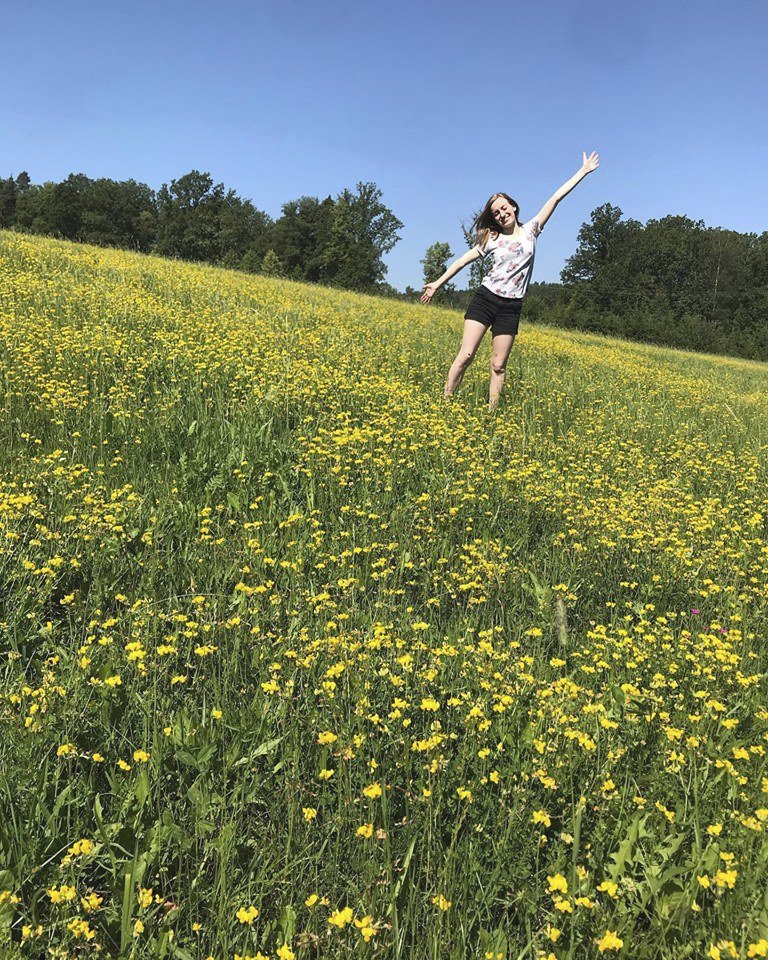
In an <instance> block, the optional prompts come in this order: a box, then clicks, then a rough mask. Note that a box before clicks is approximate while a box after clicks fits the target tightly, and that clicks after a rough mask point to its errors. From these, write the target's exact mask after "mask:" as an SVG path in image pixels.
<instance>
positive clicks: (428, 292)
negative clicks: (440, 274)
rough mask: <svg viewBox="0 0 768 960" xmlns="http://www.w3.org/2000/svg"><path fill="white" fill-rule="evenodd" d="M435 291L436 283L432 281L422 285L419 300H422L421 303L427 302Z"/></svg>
mask: <svg viewBox="0 0 768 960" xmlns="http://www.w3.org/2000/svg"><path fill="white" fill-rule="evenodd" d="M436 293H437V285H436V284H434V283H428V284H426V286H425V287H424V293H422V295H421V302H422V303H429V301H430V300H431V299H432V297H434V295H435V294H436Z"/></svg>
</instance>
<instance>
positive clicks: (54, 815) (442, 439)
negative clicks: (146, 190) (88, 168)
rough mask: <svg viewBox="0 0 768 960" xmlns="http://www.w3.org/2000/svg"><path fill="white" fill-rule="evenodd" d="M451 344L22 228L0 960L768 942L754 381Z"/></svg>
mask: <svg viewBox="0 0 768 960" xmlns="http://www.w3.org/2000/svg"><path fill="white" fill-rule="evenodd" d="M460 329H461V318H460V316H459V315H458V314H456V313H450V312H447V311H441V310H439V309H435V308H433V307H424V306H422V305H416V306H408V305H404V304H402V303H396V302H388V301H384V300H377V299H374V298H367V297H363V296H358V295H353V294H349V293H343V292H338V291H330V290H326V289H321V288H312V287H307V286H301V285H298V284H293V283H289V282H283V281H277V280H269V279H267V278H263V277H255V276H247V275H242V274H237V273H234V272H227V271H222V270H216V269H214V268H209V267H197V266H191V265H188V264H183V263H174V262H170V261H164V260H160V259H155V258H149V257H141V256H138V255H132V254H128V253H122V252H114V251H107V250H100V249H97V248H92V247H85V246H75V245H72V244H66V243H58V242H54V241H48V240H40V239H33V238H30V237H24V236H21V235H13V234H9V233H0V384H1V385H2V398H1V408H0V588H1V590H2V592H1V593H0V597H1V598H2V599H1V601H0V602H1V603H2V610H0V621H1V622H0V650H1V651H2V658H1V659H0V667H1V669H2V685H1V686H0V844H1V847H0V849H1V853H2V863H1V864H0V956H2V957H3V958H5V957H17V956H18V957H28V958H35V960H37V958H40V960H42V958H44V957H45V958H49V957H56V958H64V957H89V956H91V955H95V954H97V953H99V955H100V956H116V957H117V956H119V957H125V958H127V957H133V958H137V960H138V958H155V957H157V958H160V957H169V958H181V960H206V958H208V957H213V958H214V960H233V958H236V957H241V958H246V957H250V958H261V957H269V958H270V960H276V958H279V960H291V958H292V957H296V958H297V960H304V958H335V957H342V956H347V955H349V954H350V953H351V952H354V953H355V954H356V955H359V956H361V957H371V958H373V957H381V958H384V957H387V958H389V957H392V958H403V960H405V958H407V960H411V958H430V960H448V958H465V957H466V958H482V960H499V958H501V960H523V958H530V960H534V958H539V957H547V958H550V960H551V958H557V960H565V958H571V960H577V958H578V960H583V958H584V960H586V958H591V957H599V956H602V955H606V956H608V957H627V958H629V957H631V958H633V960H644V958H684V957H692V958H700V957H711V958H713V960H717V958H731V957H739V958H742V957H743V958H748V957H755V956H757V957H764V956H766V955H768V893H767V892H766V890H767V887H766V863H767V862H768V843H766V840H765V837H764V836H763V834H764V833H765V832H766V831H767V830H768V763H767V762H766V749H768V703H767V701H766V675H765V671H766V638H767V637H768V485H767V484H766V473H767V468H768V418H767V417H766V411H767V410H768V366H765V365H760V364H756V363H748V362H740V361H732V360H727V359H723V358H713V357H705V356H701V355H696V354H691V353H677V352H673V351H665V350H661V349H654V348H650V347H643V346H640V345H636V344H629V343H623V342H619V341H612V340H608V339H605V338H601V337H596V336H586V335H577V334H574V333H567V334H566V333H562V332H559V331H557V330H553V329H549V328H540V327H539V328H537V327H532V326H530V325H527V324H526V323H525V317H524V316H523V324H522V332H521V334H520V336H519V338H518V342H517V344H516V345H515V348H514V350H513V352H512V357H511V360H510V364H509V369H508V377H507V392H506V394H505V397H504V399H503V401H502V404H501V405H500V407H499V409H498V410H497V411H496V412H495V413H490V412H489V411H488V410H487V406H486V397H487V383H488V371H487V362H486V359H482V360H481V359H478V361H477V362H476V364H475V366H473V367H472V368H471V369H470V372H469V373H468V375H467V378H466V381H465V384H464V386H463V388H462V391H461V392H460V393H459V395H458V396H457V397H456V398H455V399H454V400H453V401H448V402H446V401H444V400H443V399H442V387H443V382H444V377H445V374H446V371H447V368H448V365H449V364H450V361H451V359H452V358H453V354H454V352H455V350H456V348H457V346H458V343H459V332H460ZM481 353H483V356H484V357H485V356H486V355H487V354H488V353H489V351H488V349H487V346H486V348H485V351H481Z"/></svg>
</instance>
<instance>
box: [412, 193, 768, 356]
mask: <svg viewBox="0 0 768 960" xmlns="http://www.w3.org/2000/svg"><path fill="white" fill-rule="evenodd" d="M466 239H467V242H468V244H469V245H471V244H472V242H473V238H472V237H470V236H468V235H467V236H466ZM452 257H453V253H452V252H451V250H450V247H449V245H448V244H444V243H438V244H433V245H432V246H431V247H430V248H429V249H428V251H427V254H426V256H425V258H424V260H422V264H423V265H424V281H425V283H426V282H429V281H430V280H435V279H437V277H439V276H440V274H441V273H443V272H444V270H445V267H446V264H447V263H448V261H449V260H450V259H451V258H452ZM477 264H482V261H477ZM473 266H475V264H473ZM473 279H474V280H475V281H476V279H477V278H473ZM560 281H561V282H560V283H535V282H532V283H531V284H530V286H529V288H528V295H527V297H526V303H525V316H526V318H527V319H529V320H533V321H535V322H539V323H547V324H552V325H554V326H558V327H571V328H575V329H578V330H588V331H592V332H595V333H602V334H607V335H609V336H618V337H625V338H627V339H630V340H640V341H643V342H646V343H656V344H661V345H665V346H671V347H679V348H683V349H689V350H697V351H702V352H706V353H724V354H729V355H731V356H739V357H745V358H747V359H753V360H768V231H764V232H763V233H761V234H756V233H739V232H737V231H736V230H726V229H723V228H722V227H707V226H705V224H704V221H703V220H691V219H690V218H689V217H686V216H666V217H662V218H660V219H658V220H648V221H647V223H645V224H642V223H640V222H639V221H638V220H632V219H623V213H622V211H621V209H620V208H619V207H617V206H614V205H612V204H610V203H605V204H603V205H602V206H600V207H597V208H596V209H595V210H593V211H592V214H591V217H590V222H589V223H584V224H582V226H581V229H580V230H579V234H578V247H577V249H576V251H575V253H574V254H573V255H572V256H571V257H569V258H568V260H567V261H566V263H565V266H564V268H563V270H562V271H561V273H560ZM447 286H448V289H447V290H445V292H443V288H441V290H440V291H438V296H437V297H436V298H435V302H438V301H439V297H440V294H441V293H442V302H443V303H444V304H446V305H453V306H457V307H464V305H465V304H466V303H467V302H468V300H469V297H470V295H471V292H470V291H464V290H453V289H451V288H450V285H447ZM411 293H412V295H414V296H415V293H416V291H411Z"/></svg>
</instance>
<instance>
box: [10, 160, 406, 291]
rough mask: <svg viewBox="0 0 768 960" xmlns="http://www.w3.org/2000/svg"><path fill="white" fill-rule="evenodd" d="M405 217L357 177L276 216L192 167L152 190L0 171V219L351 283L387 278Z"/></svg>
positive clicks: (70, 235)
mask: <svg viewBox="0 0 768 960" xmlns="http://www.w3.org/2000/svg"><path fill="white" fill-rule="evenodd" d="M402 226H403V224H402V223H401V222H400V220H398V218H397V217H396V216H395V215H394V214H393V213H392V211H391V210H390V209H389V208H388V207H386V206H385V205H384V203H383V202H382V194H381V190H379V188H378V187H377V186H376V184H374V183H362V182H361V183H358V184H357V186H356V188H355V189H354V190H350V189H346V188H345V189H344V190H342V191H341V192H340V193H339V194H338V195H337V196H336V197H335V198H331V197H330V196H329V197H326V198H325V199H324V200H320V199H318V198H317V197H299V198H298V199H297V200H290V201H288V202H287V203H285V204H283V207H282V215H281V216H280V217H279V218H277V219H276V220H273V219H272V218H271V217H270V216H269V215H268V214H266V213H265V212H264V211H263V210H259V209H258V208H257V207H255V206H254V205H253V203H252V202H251V201H250V200H246V199H243V198H242V197H239V196H238V195H237V193H236V192H235V191H234V190H227V189H226V188H225V187H224V184H222V183H214V181H213V178H212V177H211V175H210V174H209V173H202V172H200V171H199V170H191V171H190V172H189V173H187V174H185V175H184V176H182V177H180V178H179V179H178V180H173V181H171V184H170V185H168V184H163V185H162V186H161V187H160V189H159V190H158V191H154V190H152V189H151V188H150V187H148V186H147V184H145V183H137V182H136V181H135V180H124V181H117V180H110V179H107V178H99V179H96V180H93V179H91V178H89V177H87V176H85V174H82V173H73V174H70V175H69V176H68V177H67V178H66V179H65V180H63V181H62V182H61V183H54V182H47V183H43V184H39V185H35V184H32V183H31V182H30V178H29V175H28V174H27V173H26V172H23V173H21V174H19V175H18V176H17V177H15V178H14V177H8V178H7V179H4V180H0V229H16V230H22V231H25V232H28V233H38V234H44V235H46V236H53V237H60V238H62V239H65V240H75V241H79V242H82V243H93V244H97V245H99V246H108V247H122V248H126V249H132V250H138V251H141V252H143V253H156V254H159V255H161V256H166V257H179V258H181V259H184V260H194V261H203V262H206V263H214V264H219V265H221V266H224V267H231V268H234V269H238V270H245V271H249V272H253V273H267V274H271V275H274V276H285V277H290V278H291V279H294V280H302V281H308V282H313V283H325V284H329V285H334V286H339V287H344V288H347V289H352V290H366V291H370V292H379V291H381V290H382V288H385V287H386V285H385V284H384V276H385V274H386V270H387V268H386V265H385V264H384V261H383V259H382V257H383V255H384V254H385V253H388V252H389V251H390V250H391V249H392V248H393V247H394V245H395V243H397V241H398V240H399V235H398V232H397V231H398V230H400V229H401V228H402ZM384 292H386V290H385V291H384Z"/></svg>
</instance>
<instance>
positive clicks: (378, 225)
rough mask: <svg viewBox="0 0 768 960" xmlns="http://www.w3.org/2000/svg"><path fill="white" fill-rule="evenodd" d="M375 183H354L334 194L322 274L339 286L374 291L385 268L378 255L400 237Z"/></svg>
mask: <svg viewBox="0 0 768 960" xmlns="http://www.w3.org/2000/svg"><path fill="white" fill-rule="evenodd" d="M381 197H382V193H381V190H380V189H379V188H378V187H377V186H376V184H375V183H362V182H360V183H358V184H357V187H356V192H355V193H352V191H350V190H348V189H344V190H342V192H341V193H340V194H339V195H338V196H337V197H336V202H335V204H334V207H333V219H332V222H331V234H330V241H329V243H328V246H327V248H326V249H325V251H324V256H323V265H324V270H325V272H326V277H327V278H328V279H329V280H330V281H331V282H332V283H335V284H337V285H338V286H340V287H346V288H348V289H352V290H374V289H375V288H376V285H377V284H378V283H379V282H380V281H381V280H383V279H384V276H385V274H386V272H387V268H386V266H385V265H384V261H383V260H382V256H383V254H385V253H388V252H389V251H390V250H391V249H392V248H393V247H394V245H395V244H396V243H397V241H398V240H399V239H400V237H399V234H398V233H397V231H398V230H399V229H401V228H402V226H403V224H402V223H401V222H400V220H398V218H397V217H396V216H395V215H394V213H392V211H391V210H390V209H389V208H388V207H386V206H385V205H384V204H383V203H382V202H381Z"/></svg>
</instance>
